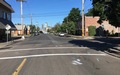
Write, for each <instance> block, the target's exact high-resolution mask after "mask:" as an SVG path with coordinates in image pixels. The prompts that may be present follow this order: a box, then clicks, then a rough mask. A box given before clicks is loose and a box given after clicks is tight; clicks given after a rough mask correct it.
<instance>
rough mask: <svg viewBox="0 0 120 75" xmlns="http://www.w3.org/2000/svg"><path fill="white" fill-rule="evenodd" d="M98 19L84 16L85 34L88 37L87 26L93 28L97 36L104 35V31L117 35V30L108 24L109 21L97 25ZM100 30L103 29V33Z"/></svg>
mask: <svg viewBox="0 0 120 75" xmlns="http://www.w3.org/2000/svg"><path fill="white" fill-rule="evenodd" d="M99 18H100V17H92V16H85V34H86V36H88V27H89V26H95V27H96V30H97V29H98V31H96V33H98V34H97V35H104V31H108V32H109V33H110V34H115V33H118V28H115V27H114V26H112V25H111V24H109V21H103V23H102V24H99V23H98V22H97V21H98V20H99ZM101 28H103V29H104V31H102V30H100V29H101Z"/></svg>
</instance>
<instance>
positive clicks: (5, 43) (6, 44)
mask: <svg viewBox="0 0 120 75" xmlns="http://www.w3.org/2000/svg"><path fill="white" fill-rule="evenodd" d="M23 40H24V39H17V40H13V41H9V42H8V43H7V42H4V43H0V48H4V47H6V46H9V45H11V44H14V42H19V41H23Z"/></svg>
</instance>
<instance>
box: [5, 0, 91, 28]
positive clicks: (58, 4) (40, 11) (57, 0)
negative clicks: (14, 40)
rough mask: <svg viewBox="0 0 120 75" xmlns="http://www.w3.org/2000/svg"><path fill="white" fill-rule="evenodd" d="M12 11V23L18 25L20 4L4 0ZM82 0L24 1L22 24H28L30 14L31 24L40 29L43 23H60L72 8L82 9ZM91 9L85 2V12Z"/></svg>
mask: <svg viewBox="0 0 120 75" xmlns="http://www.w3.org/2000/svg"><path fill="white" fill-rule="evenodd" d="M6 1H7V2H8V3H9V4H10V5H11V6H12V8H13V9H14V11H15V12H14V13H13V15H12V21H13V23H14V24H16V23H20V22H21V21H20V3H19V2H16V0H6ZM81 1H82V0H26V2H24V3H23V13H24V24H30V16H29V15H30V14H32V15H33V24H35V25H36V23H37V22H38V26H40V27H41V25H42V24H44V23H45V22H47V23H48V25H49V26H54V25H55V24H56V23H62V21H63V19H64V17H66V16H67V15H68V13H69V12H70V10H71V9H72V8H79V9H80V10H81V9H82V7H81V6H82V5H81V4H82V2H81ZM91 7H92V2H91V1H90V0H85V12H87V11H88V9H90V8H91Z"/></svg>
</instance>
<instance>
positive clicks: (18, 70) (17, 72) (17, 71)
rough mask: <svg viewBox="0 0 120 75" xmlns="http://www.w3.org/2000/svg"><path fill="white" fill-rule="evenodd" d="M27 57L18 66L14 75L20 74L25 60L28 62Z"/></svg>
mask: <svg viewBox="0 0 120 75" xmlns="http://www.w3.org/2000/svg"><path fill="white" fill-rule="evenodd" d="M26 60H27V59H26V58H24V60H23V61H22V63H21V64H20V65H19V66H18V68H17V69H16V70H15V71H14V73H13V74H12V75H18V74H19V72H20V70H21V69H22V67H23V66H24V64H25V62H26Z"/></svg>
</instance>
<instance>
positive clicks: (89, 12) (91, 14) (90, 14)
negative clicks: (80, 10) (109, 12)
mask: <svg viewBox="0 0 120 75" xmlns="http://www.w3.org/2000/svg"><path fill="white" fill-rule="evenodd" d="M85 15H86V16H93V8H91V9H89V10H88V12H87V13H86V14H85Z"/></svg>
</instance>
